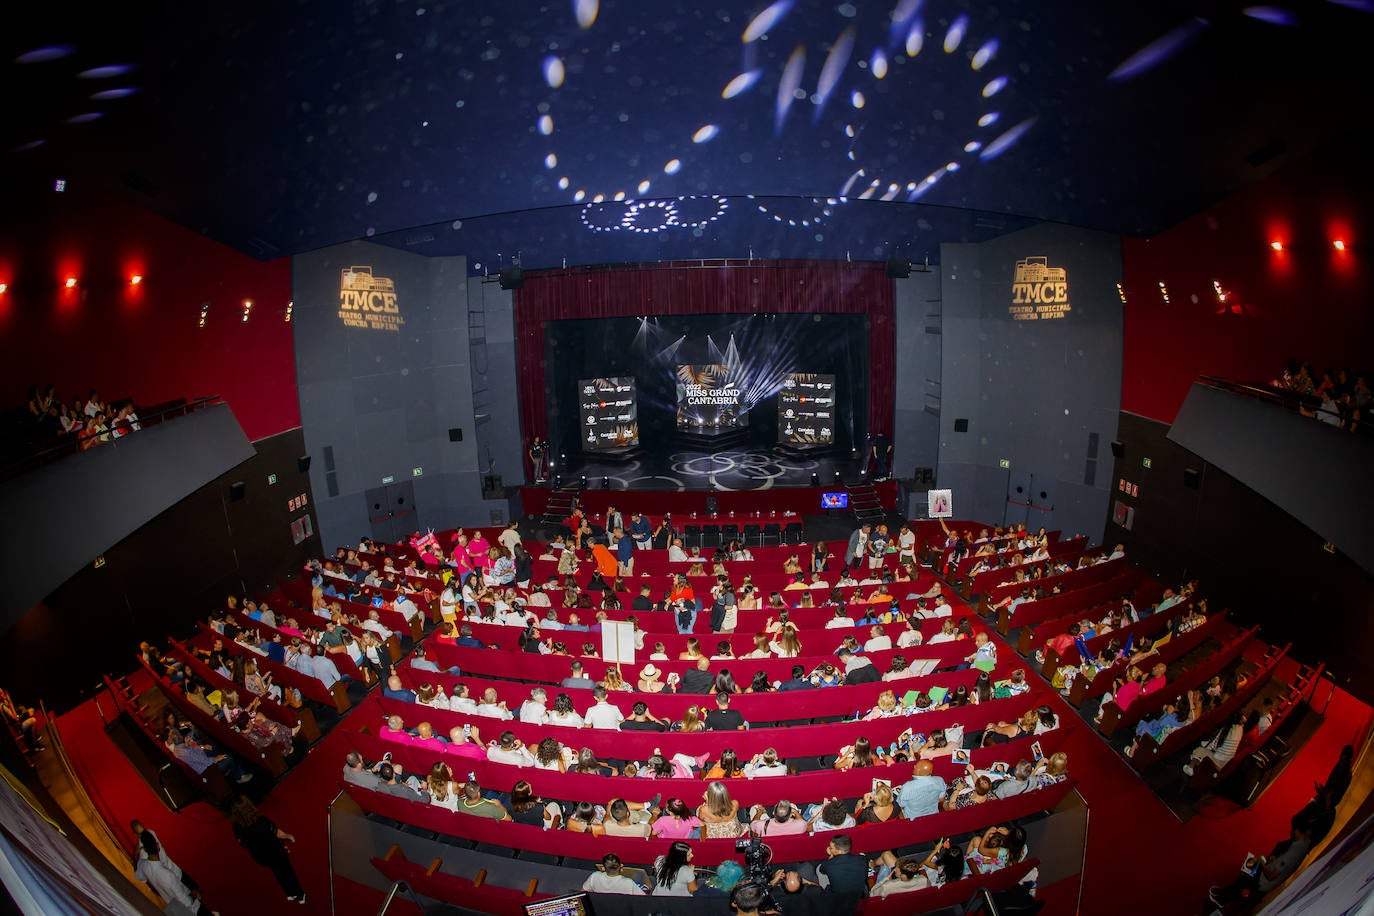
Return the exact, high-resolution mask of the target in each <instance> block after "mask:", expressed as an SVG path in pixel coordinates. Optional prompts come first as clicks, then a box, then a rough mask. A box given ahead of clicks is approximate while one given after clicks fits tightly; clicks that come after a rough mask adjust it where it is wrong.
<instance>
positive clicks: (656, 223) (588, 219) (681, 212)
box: [579, 194, 730, 235]
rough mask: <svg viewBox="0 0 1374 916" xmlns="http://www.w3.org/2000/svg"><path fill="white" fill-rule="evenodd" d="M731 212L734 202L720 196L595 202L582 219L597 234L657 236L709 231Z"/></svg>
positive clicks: (584, 208) (585, 207)
mask: <svg viewBox="0 0 1374 916" xmlns="http://www.w3.org/2000/svg"><path fill="white" fill-rule="evenodd" d="M729 209H730V200H729V198H727V197H721V196H719V195H716V194H710V195H690V196H684V197H676V198H667V199H664V200H627V201H619V202H617V201H610V202H594V203H589V204H586V205H585V206H583V208H582V212H581V213H580V214H579V218H580V219H581V220H582V225H584V226H586V227H587V228H588V229H590V230H591V231H593V232H634V233H638V234H640V235H653V234H655V233H658V232H663V231H665V230H667V229H705V228H706V227H707V226H709V225H710V224H711V223H714V222H716V221H717V220H719V219H720V218H721V217H722V216H724V215H725V214H726V212H727V211H728V210H729Z"/></svg>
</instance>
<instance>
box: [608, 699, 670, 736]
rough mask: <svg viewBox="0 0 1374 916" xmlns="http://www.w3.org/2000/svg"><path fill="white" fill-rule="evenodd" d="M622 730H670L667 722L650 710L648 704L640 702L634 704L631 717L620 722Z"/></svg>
mask: <svg viewBox="0 0 1374 916" xmlns="http://www.w3.org/2000/svg"><path fill="white" fill-rule="evenodd" d="M620 730H621V731H623V732H628V731H643V732H664V731H667V730H668V726H667V723H665V722H663V721H662V720H661V719H658V718H656V717H655V716H654V715H652V714H651V713H650V712H649V706H648V704H646V703H643V702H640V703H636V704H635V705H634V708H633V709H632V710H631V712H630V718H628V719H626V720H624V721H623V722H621V723H620Z"/></svg>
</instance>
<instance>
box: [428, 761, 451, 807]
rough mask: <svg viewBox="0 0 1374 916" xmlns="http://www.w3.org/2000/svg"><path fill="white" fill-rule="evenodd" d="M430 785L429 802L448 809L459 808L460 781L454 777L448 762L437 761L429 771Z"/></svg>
mask: <svg viewBox="0 0 1374 916" xmlns="http://www.w3.org/2000/svg"><path fill="white" fill-rule="evenodd" d="M426 782H427V783H428V786H429V803H430V804H431V805H435V806H437V807H440V808H444V809H445V810H448V811H454V812H456V811H457V810H458V795H459V789H458V783H456V782H455V781H454V779H453V771H452V770H450V769H449V768H448V764H446V763H442V762H440V763H436V764H434V767H433V768H432V769H431V770H430V771H429V778H428V779H427V780H426Z"/></svg>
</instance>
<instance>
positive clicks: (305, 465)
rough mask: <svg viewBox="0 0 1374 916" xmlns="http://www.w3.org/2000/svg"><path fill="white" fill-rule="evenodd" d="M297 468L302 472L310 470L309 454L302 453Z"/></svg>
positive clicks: (297, 461) (297, 460)
mask: <svg viewBox="0 0 1374 916" xmlns="http://www.w3.org/2000/svg"><path fill="white" fill-rule="evenodd" d="M296 470H298V471H300V472H301V473H302V474H304V473H305V472H306V471H308V470H310V456H309V455H301V456H300V457H299V458H297V459H296Z"/></svg>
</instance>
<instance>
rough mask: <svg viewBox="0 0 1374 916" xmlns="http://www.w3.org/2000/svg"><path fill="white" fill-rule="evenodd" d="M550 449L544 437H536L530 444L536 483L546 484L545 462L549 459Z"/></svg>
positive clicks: (531, 462)
mask: <svg viewBox="0 0 1374 916" xmlns="http://www.w3.org/2000/svg"><path fill="white" fill-rule="evenodd" d="M548 452H549V447H548V443H546V442H545V441H544V440H543V438H542V437H540V436H535V437H534V441H533V442H531V443H530V464H531V465H532V466H533V467H534V482H535V483H543V482H544V462H545V460H546V459H547V458H548Z"/></svg>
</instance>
